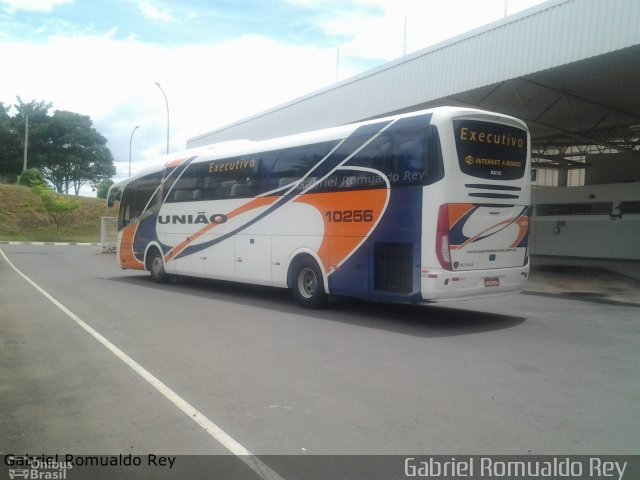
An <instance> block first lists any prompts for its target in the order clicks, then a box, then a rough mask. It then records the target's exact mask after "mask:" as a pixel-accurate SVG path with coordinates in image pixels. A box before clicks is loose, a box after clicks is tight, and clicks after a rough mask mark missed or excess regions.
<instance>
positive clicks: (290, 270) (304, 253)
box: [287, 248, 330, 294]
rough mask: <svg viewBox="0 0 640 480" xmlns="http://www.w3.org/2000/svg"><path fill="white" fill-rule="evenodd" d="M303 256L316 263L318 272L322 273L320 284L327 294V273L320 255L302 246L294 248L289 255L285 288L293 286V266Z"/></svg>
mask: <svg viewBox="0 0 640 480" xmlns="http://www.w3.org/2000/svg"><path fill="white" fill-rule="evenodd" d="M305 257H311V259H313V261H314V262H316V264H317V265H318V268H319V269H320V272H321V273H322V284H323V285H324V291H325V292H326V293H327V294H328V293H330V292H329V275H328V274H327V272H326V271H325V269H324V265H323V263H322V261H321V260H320V257H319V256H318V254H317V253H316V252H314V251H313V250H311V249H307V248H303V249H299V250H296V251H295V252H293V253H292V254H291V255H290V256H289V261H288V263H287V288H291V287H292V286H293V283H292V282H293V281H294V279H293V267H294V266H295V265H296V263H297V262H298V261H300V260H301V259H303V258H305Z"/></svg>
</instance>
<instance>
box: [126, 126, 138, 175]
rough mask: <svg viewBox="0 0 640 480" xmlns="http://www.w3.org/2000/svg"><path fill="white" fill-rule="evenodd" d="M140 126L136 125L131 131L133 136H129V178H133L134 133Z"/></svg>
mask: <svg viewBox="0 0 640 480" xmlns="http://www.w3.org/2000/svg"><path fill="white" fill-rule="evenodd" d="M139 128H140V126H139V125H136V126H135V128H134V129H133V130H132V131H131V136H130V137H129V178H131V142H133V134H134V133H136V130H137V129H139Z"/></svg>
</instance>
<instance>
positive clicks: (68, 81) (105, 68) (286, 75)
mask: <svg viewBox="0 0 640 480" xmlns="http://www.w3.org/2000/svg"><path fill="white" fill-rule="evenodd" d="M539 3H542V0H0V59H1V60H2V66H3V69H2V70H3V73H2V74H0V102H2V103H3V104H4V105H5V106H9V105H13V104H15V103H16V97H17V96H20V98H21V99H22V101H24V102H30V101H31V100H36V101H46V102H51V103H52V104H53V108H52V111H51V113H53V111H54V110H68V111H72V112H76V113H80V114H82V115H88V116H89V117H91V120H92V121H93V125H94V127H95V128H96V130H98V131H99V132H100V133H101V134H102V135H103V136H105V137H106V138H107V146H108V147H109V148H110V150H111V152H112V154H113V156H114V162H115V165H116V168H117V172H118V173H117V175H116V177H114V180H115V181H119V180H123V179H126V178H127V177H128V175H129V152H130V151H131V165H132V172H133V173H135V172H136V170H139V169H140V168H143V167H146V166H148V165H149V164H150V163H151V162H153V159H157V158H158V157H160V156H161V155H163V154H164V153H165V152H166V145H167V110H166V105H167V104H166V103H165V99H164V96H163V92H164V94H165V95H166V98H167V103H168V105H169V136H170V138H169V149H170V151H177V150H182V149H184V148H185V147H186V143H187V140H188V139H189V138H192V137H195V136H197V135H200V134H202V133H205V132H208V131H211V130H214V129H216V128H219V127H222V126H225V125H227V124H229V123H232V122H234V121H237V120H240V119H242V118H245V117H248V116H251V115H254V114H257V113H260V112H262V111H264V110H267V109H270V108H273V107H276V106H278V105H280V104H282V103H285V102H287V101H290V100H293V99H295V98H297V97H300V96H302V95H306V94H309V93H311V92H313V91H316V90H319V89H322V88H325V87H328V86H330V85H332V84H334V83H335V82H336V81H342V80H346V79H348V78H349V77H352V76H354V75H357V74H360V73H363V72H365V71H367V70H369V69H371V68H375V67H377V66H380V65H382V64H384V63H386V62H388V61H391V60H395V59H398V58H400V57H402V56H403V54H404V53H405V52H406V53H413V52H416V51H418V50H420V49H423V48H426V47H429V46H431V45H434V44H437V43H439V42H442V41H445V40H447V39H449V38H452V37H455V36H457V35H460V34H462V33H465V32H467V31H470V30H473V29H475V28H479V27H481V26H483V25H486V24H488V23H491V22H494V21H496V20H500V19H502V18H503V17H504V15H505V8H506V13H507V15H512V14H514V13H518V12H520V11H522V10H523V9H526V8H529V7H531V6H534V5H536V4H539ZM338 51H339V54H338ZM338 58H339V61H338ZM156 83H158V84H160V87H161V88H159V87H158V86H157V85H156ZM136 126H138V127H139V128H138V129H137V130H135V133H133V136H132V132H133V131H134V129H135V127H136ZM130 144H131V150H130V149H129V146H130ZM81 194H83V195H88V196H94V195H95V193H93V192H92V191H91V190H90V189H84V190H83V191H82V192H81Z"/></svg>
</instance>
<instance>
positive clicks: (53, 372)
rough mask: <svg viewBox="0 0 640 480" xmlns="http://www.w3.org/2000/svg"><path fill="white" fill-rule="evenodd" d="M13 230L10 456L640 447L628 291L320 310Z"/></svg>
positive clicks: (639, 368)
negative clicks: (175, 277)
mask: <svg viewBox="0 0 640 480" xmlns="http://www.w3.org/2000/svg"><path fill="white" fill-rule="evenodd" d="M0 247H1V248H2V250H3V252H4V254H5V255H6V259H7V260H9V261H10V262H11V264H12V265H13V267H12V265H10V264H9V263H8V262H7V261H6V260H5V259H4V258H0V305H1V307H0V308H1V321H0V342H1V343H0V375H1V378H2V379H3V381H2V384H1V387H0V389H1V394H0V430H1V431H2V432H3V435H2V438H1V439H0V451H1V452H2V454H3V455H6V454H8V453H11V452H23V453H24V452H52V453H53V452H59V453H73V454H78V455H80V454H96V453H104V454H107V453H109V454H112V453H131V454H148V453H153V454H171V455H206V454H212V455H216V454H228V453H235V452H234V449H236V451H240V450H238V449H245V450H246V452H249V453H253V454H256V455H309V454H315V455H318V454H329V455H335V454H351V455H367V454H369V455H370V454H408V453H417V454H445V455H447V454H448V455H450V454H452V453H454V454H455V453H458V452H460V453H466V454H473V453H483V454H496V455H498V454H554V453H558V452H561V453H563V454H592V453H597V454H602V455H604V454H620V455H622V454H633V453H636V452H637V451H638V448H639V447H640V434H639V433H638V432H640V420H639V418H638V415H637V411H638V402H639V401H640V389H639V387H638V382H637V379H638V378H639V375H638V374H639V373H640V350H639V349H638V348H637V347H638V344H639V343H638V340H639V339H640V326H639V325H638V317H639V316H638V312H640V310H639V309H638V307H637V306H634V305H633V302H632V301H628V302H618V303H616V302H615V301H613V302H586V301H583V300H581V299H577V298H567V297H566V296H565V295H557V296H555V297H554V296H549V295H537V294H535V292H533V291H532V292H530V293H529V294H517V295H509V296H504V297H499V298H494V299H485V300H475V301H467V302H459V303H455V304H447V305H437V306H406V305H374V304H364V303H361V302H343V303H339V304H336V305H333V306H332V307H331V308H328V309H326V310H320V311H309V310H303V309H301V308H299V307H298V306H296V305H295V304H294V303H293V302H292V300H291V299H290V298H289V294H288V292H286V291H284V290H277V289H271V288H262V287H251V286H238V285H234V284H230V283H223V282H211V281H191V280H189V281H187V280H185V281H180V282H178V283H170V284H166V285H157V284H153V283H151V282H150V281H149V279H148V278H147V275H146V274H144V273H141V272H131V271H122V270H120V269H119V268H118V267H117V265H116V263H115V258H114V257H113V255H100V254H98V253H97V251H96V249H95V247H91V246H53V245H51V246H47V245H44V246H31V245H2V246H0ZM14 267H15V268H14ZM19 272H20V273H19ZM21 274H22V275H21ZM535 276H536V275H535V273H534V275H533V278H534V279H535ZM25 277H27V278H28V279H29V280H30V282H29V281H28V280H27V279H26V278H25ZM538 281H540V280H538ZM542 293H544V292H542ZM45 295H47V296H45ZM100 338H102V339H104V342H103V341H102V340H100ZM138 367H139V368H138ZM145 372H146V373H145ZM158 385H161V387H158ZM216 429H218V430H219V432H218V431H217V430H216ZM213 431H215V432H216V434H212V432H213ZM220 432H222V433H224V435H222V434H220ZM225 435H226V437H225ZM227 437H228V438H227Z"/></svg>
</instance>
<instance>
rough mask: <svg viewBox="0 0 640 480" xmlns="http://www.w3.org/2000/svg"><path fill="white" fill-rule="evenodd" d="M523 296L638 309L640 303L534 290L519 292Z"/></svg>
mask: <svg viewBox="0 0 640 480" xmlns="http://www.w3.org/2000/svg"><path fill="white" fill-rule="evenodd" d="M520 293H522V294H524V295H537V296H539V297H547V298H563V299H565V300H578V301H581V302H591V303H602V304H605V305H616V306H619V307H635V308H640V303H634V302H625V301H622V300H610V299H608V298H599V297H588V296H585V295H581V294H572V293H570V292H563V293H551V292H536V291H534V290H523V291H522V292H520Z"/></svg>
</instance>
